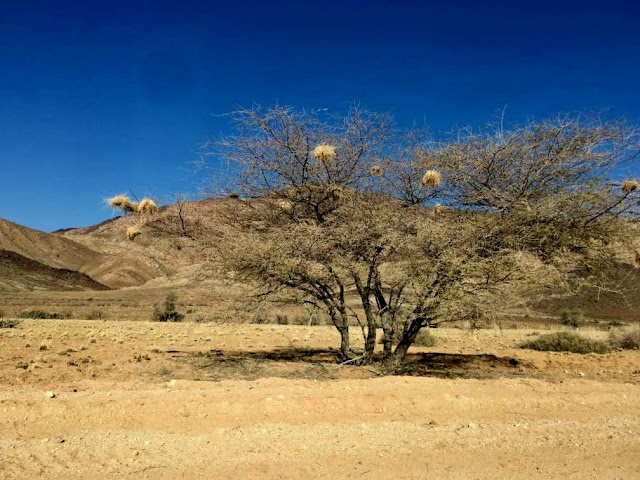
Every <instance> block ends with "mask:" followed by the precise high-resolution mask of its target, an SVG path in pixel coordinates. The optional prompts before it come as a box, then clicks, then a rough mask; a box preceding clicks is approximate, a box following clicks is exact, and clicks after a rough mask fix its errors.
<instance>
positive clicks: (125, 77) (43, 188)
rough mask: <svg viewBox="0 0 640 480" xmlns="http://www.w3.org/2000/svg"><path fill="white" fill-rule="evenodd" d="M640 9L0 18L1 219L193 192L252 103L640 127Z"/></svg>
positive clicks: (389, 8) (407, 7)
mask: <svg viewBox="0 0 640 480" xmlns="http://www.w3.org/2000/svg"><path fill="white" fill-rule="evenodd" d="M639 29H640V2H638V1H627V2H623V1H598V2H592V1H590V0H584V1H576V2H563V1H555V2H545V1H535V2H532V1H527V2H519V1H515V0H514V1H496V2H492V1H478V0H476V1H468V2H463V1H459V2H456V1H454V0H451V1H445V0H442V1H433V2H427V1H425V2H419V1H402V0H396V1H392V0H379V1H376V0H361V1H348V0H345V1H340V2H338V1H336V2H322V1H316V2H306V3H305V2H301V1H296V2H265V1H259V2H243V1H241V0H236V1H232V2H222V1H218V2H216V1H203V2H193V1H189V0H183V1H180V2H172V3H171V4H170V3H167V4H166V5H165V4H163V3H162V2H160V1H153V2H138V1H135V0H131V1H127V2H118V1H109V2H104V3H102V2H95V1H86V0H83V1H75V2H74V1H64V0H57V1H49V2H39V1H29V2H17V1H13V2H12V1H6V2H3V5H2V9H1V11H0V166H1V168H0V178H1V180H2V182H1V185H2V192H3V194H4V201H3V202H2V204H1V206H0V216H1V217H4V218H8V219H10V220H13V221H16V222H19V223H22V224H25V225H28V226H31V227H34V228H38V229H43V230H53V229H56V228H61V227H70V226H81V225H87V224H92V223H95V222H98V221H101V220H104V219H105V218H108V217H109V216H111V212H110V210H109V209H108V208H106V207H105V206H104V204H103V199H104V198H105V197H107V196H109V195H112V194H115V193H119V192H126V191H127V190H129V189H130V188H131V189H133V190H134V191H135V192H136V193H138V194H142V195H145V194H152V195H155V196H158V197H160V198H162V199H169V198H170V197H171V194H174V193H186V192H193V191H195V189H196V185H197V183H198V181H199V179H198V177H197V176H195V175H194V174H192V173H191V172H190V170H191V168H192V166H191V162H193V161H194V160H195V159H196V158H197V154H196V151H197V149H198V146H199V144H200V143H201V142H202V141H203V140H204V139H205V137H207V136H216V135H217V134H219V133H221V132H225V131H226V130H227V129H228V128H229V126H228V124H227V120H226V119H225V118H224V117H217V116H214V115H212V114H222V113H225V112H228V111H230V110H232V109H233V108H234V107H236V106H239V105H243V106H248V105H251V104H252V103H254V102H256V103H261V104H272V103H274V102H279V103H281V104H291V105H295V106H299V107H323V108H324V107H326V108H330V109H332V110H342V109H344V108H345V107H346V106H347V105H348V104H349V103H350V102H352V101H354V100H357V101H359V102H360V103H361V104H362V105H363V106H365V107H368V108H371V109H376V110H382V111H389V112H391V113H393V114H394V115H395V117H396V119H397V120H398V122H399V123H400V124H410V123H412V122H414V121H417V122H423V121H425V120H426V122H427V123H428V124H430V125H431V126H432V128H433V129H435V130H436V131H444V130H449V129H451V128H452V127H455V126H462V125H467V124H470V125H479V124H482V123H484V122H485V121H487V120H492V119H494V118H495V115H496V113H497V112H498V111H500V110H501V109H502V108H503V107H505V106H507V117H508V120H509V121H512V122H521V121H523V120H525V119H527V118H529V117H536V118H540V117H544V116H548V115H552V114H554V113H558V112H575V111H589V112H599V111H602V110H606V112H607V113H606V115H607V116H624V117H626V118H627V119H628V120H629V121H631V122H633V123H636V124H637V123H638V120H639V118H640V95H639V87H640V55H639V54H640V30H639Z"/></svg>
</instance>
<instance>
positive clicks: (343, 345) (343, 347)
mask: <svg viewBox="0 0 640 480" xmlns="http://www.w3.org/2000/svg"><path fill="white" fill-rule="evenodd" d="M336 328H337V329H338V332H340V355H341V356H342V357H343V358H344V359H345V360H348V359H350V358H351V357H352V356H353V355H352V354H351V347H350V345H349V325H346V326H340V327H338V326H336Z"/></svg>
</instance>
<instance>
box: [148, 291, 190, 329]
mask: <svg viewBox="0 0 640 480" xmlns="http://www.w3.org/2000/svg"><path fill="white" fill-rule="evenodd" d="M177 302H178V296H177V295H176V294H175V293H173V292H171V293H168V294H167V296H166V297H165V299H164V303H163V305H162V307H159V306H158V305H156V306H155V307H153V313H152V314H151V319H152V320H153V321H154V322H181V321H182V320H183V319H184V314H182V313H180V312H178V310H177Z"/></svg>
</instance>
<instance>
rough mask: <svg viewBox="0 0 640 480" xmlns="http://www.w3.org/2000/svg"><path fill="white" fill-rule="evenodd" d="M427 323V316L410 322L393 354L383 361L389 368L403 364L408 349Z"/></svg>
mask: <svg viewBox="0 0 640 480" xmlns="http://www.w3.org/2000/svg"><path fill="white" fill-rule="evenodd" d="M426 324H427V319H426V318H425V317H420V318H414V319H413V321H412V322H411V324H409V328H407V329H406V330H405V332H404V335H402V339H400V342H399V343H398V345H397V346H396V349H395V350H394V351H393V353H392V354H391V355H389V356H388V357H385V358H384V359H383V361H382V364H383V366H384V367H385V368H387V369H390V370H392V369H395V368H397V367H399V366H400V365H402V363H403V362H404V359H405V357H406V356H407V351H408V350H409V347H410V346H411V345H413V342H415V340H416V337H417V336H418V333H420V330H421V329H422V327H423V326H424V325H426Z"/></svg>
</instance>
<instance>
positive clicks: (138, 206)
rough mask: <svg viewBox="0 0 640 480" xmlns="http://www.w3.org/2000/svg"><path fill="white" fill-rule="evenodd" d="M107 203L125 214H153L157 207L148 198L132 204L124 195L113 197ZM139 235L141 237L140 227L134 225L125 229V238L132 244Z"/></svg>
mask: <svg viewBox="0 0 640 480" xmlns="http://www.w3.org/2000/svg"><path fill="white" fill-rule="evenodd" d="M107 203H108V204H109V205H110V206H111V207H113V208H117V209H118V210H122V211H123V212H124V213H125V214H126V213H137V214H154V213H156V212H157V211H158V205H156V202H154V201H153V200H151V199H150V198H143V199H142V200H140V201H139V202H134V201H132V200H131V199H130V198H129V197H127V196H126V195H116V196H115V197H112V198H109V199H107ZM139 235H142V230H140V227H137V226H135V225H134V226H131V227H129V228H127V238H128V239H129V240H131V241H132V242H133V241H134V240H135V239H136V237H138V236H139Z"/></svg>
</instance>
